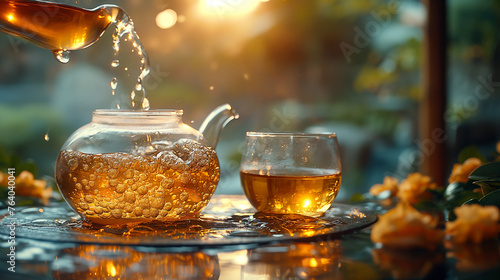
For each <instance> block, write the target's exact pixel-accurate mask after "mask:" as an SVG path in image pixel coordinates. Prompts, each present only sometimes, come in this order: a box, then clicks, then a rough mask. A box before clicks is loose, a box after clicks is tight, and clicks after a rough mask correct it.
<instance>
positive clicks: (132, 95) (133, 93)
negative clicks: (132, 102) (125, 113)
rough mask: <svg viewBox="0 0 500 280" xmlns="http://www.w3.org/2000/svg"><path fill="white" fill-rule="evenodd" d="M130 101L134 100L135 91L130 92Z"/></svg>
mask: <svg viewBox="0 0 500 280" xmlns="http://www.w3.org/2000/svg"><path fill="white" fill-rule="evenodd" d="M130 99H135V91H132V92H131V93H130Z"/></svg>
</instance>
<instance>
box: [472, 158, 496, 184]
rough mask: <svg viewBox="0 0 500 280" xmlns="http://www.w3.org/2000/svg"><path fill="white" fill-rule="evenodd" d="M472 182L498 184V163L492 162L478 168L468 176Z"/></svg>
mask: <svg viewBox="0 0 500 280" xmlns="http://www.w3.org/2000/svg"><path fill="white" fill-rule="evenodd" d="M469 179H471V180H473V181H497V182H500V162H492V163H487V164H483V165H481V166H479V167H478V168H476V169H474V171H472V173H471V174H470V175H469Z"/></svg>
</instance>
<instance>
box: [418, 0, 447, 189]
mask: <svg viewBox="0 0 500 280" xmlns="http://www.w3.org/2000/svg"><path fill="white" fill-rule="evenodd" d="M423 3H424V5H425V7H426V11H427V22H426V24H425V26H424V40H423V43H422V52H423V65H422V85H423V97H422V100H421V103H420V104H421V105H420V110H419V113H420V117H419V123H420V139H419V141H420V142H419V143H420V147H419V150H420V154H421V155H422V157H423V158H422V166H421V172H422V173H423V174H424V175H428V176H431V177H432V179H433V180H434V181H435V182H436V183H438V184H440V185H443V186H444V185H445V184H446V181H447V175H446V174H445V173H446V170H447V161H446V145H445V144H446V143H445V140H446V138H447V136H446V130H445V118H444V114H445V109H446V61H447V59H446V42H447V32H446V0H424V1H423Z"/></svg>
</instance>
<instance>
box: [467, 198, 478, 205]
mask: <svg viewBox="0 0 500 280" xmlns="http://www.w3.org/2000/svg"><path fill="white" fill-rule="evenodd" d="M464 204H465V205H472V204H479V199H476V198H473V199H469V200H467V201H466V202H464Z"/></svg>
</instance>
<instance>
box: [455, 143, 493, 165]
mask: <svg viewBox="0 0 500 280" xmlns="http://www.w3.org/2000/svg"><path fill="white" fill-rule="evenodd" d="M471 157H476V158H478V159H480V160H481V162H487V161H488V160H487V159H486V158H485V157H484V156H483V154H481V152H480V151H479V149H478V148H477V147H476V146H468V147H465V148H463V149H462V150H461V151H460V154H458V162H460V163H463V162H464V161H466V160H467V159H469V158H471Z"/></svg>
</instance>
